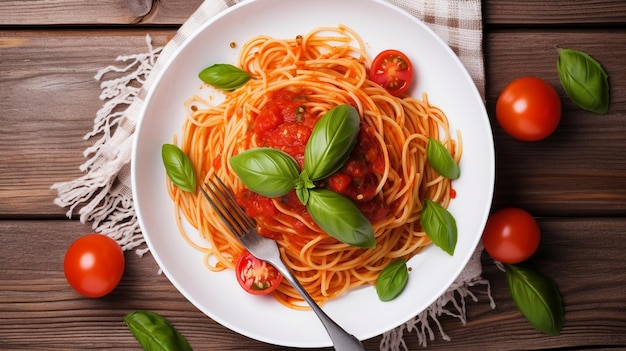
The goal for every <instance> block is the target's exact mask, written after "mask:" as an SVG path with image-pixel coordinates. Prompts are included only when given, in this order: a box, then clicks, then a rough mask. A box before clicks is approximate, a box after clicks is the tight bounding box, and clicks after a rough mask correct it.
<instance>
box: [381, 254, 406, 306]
mask: <svg viewBox="0 0 626 351" xmlns="http://www.w3.org/2000/svg"><path fill="white" fill-rule="evenodd" d="M408 281H409V270H408V269H407V267H406V261H405V260H403V259H398V260H395V261H393V262H391V263H390V264H388V265H387V267H385V268H383V270H382V271H381V272H380V274H378V279H376V294H378V298H379V299H380V300H381V301H391V300H393V299H395V298H396V297H397V296H398V295H400V293H401V292H402V290H404V288H405V287H406V284H407V282H408Z"/></svg>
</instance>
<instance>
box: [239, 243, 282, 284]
mask: <svg viewBox="0 0 626 351" xmlns="http://www.w3.org/2000/svg"><path fill="white" fill-rule="evenodd" d="M235 268H236V274H237V282H238V283H239V285H241V287H242V288H243V289H244V290H245V291H246V292H248V293H250V294H253V295H266V294H269V293H271V292H272V291H274V290H276V288H278V286H279V285H280V282H281V281H282V280H283V276H282V274H280V272H278V271H277V270H276V268H274V266H272V265H270V264H269V263H267V262H265V261H263V260H259V259H258V258H256V257H254V256H253V255H252V254H251V253H249V252H248V251H246V252H244V253H242V254H241V255H239V258H238V259H237V265H236V267H235Z"/></svg>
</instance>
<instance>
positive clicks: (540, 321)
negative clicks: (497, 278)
mask: <svg viewBox="0 0 626 351" xmlns="http://www.w3.org/2000/svg"><path fill="white" fill-rule="evenodd" d="M505 268H506V282H507V285H508V288H509V292H510V294H511V297H512V298H513V301H514V302H515V304H516V305H517V307H518V308H519V310H520V311H521V312H522V314H523V315H524V317H526V319H528V321H529V322H530V324H532V325H533V326H534V327H535V328H536V329H537V330H539V331H541V332H543V333H546V334H548V335H559V334H560V333H561V328H562V327H563V319H564V317H563V303H562V300H561V295H560V294H559V291H558V288H557V286H556V284H555V283H554V281H553V280H552V279H550V278H549V277H547V276H546V275H544V274H543V273H541V272H539V271H537V270H534V269H532V268H530V267H528V266H525V265H520V264H507V265H505Z"/></svg>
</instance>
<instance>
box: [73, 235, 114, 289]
mask: <svg viewBox="0 0 626 351" xmlns="http://www.w3.org/2000/svg"><path fill="white" fill-rule="evenodd" d="M63 271H64V272H65V278H66V279H67V281H68V283H70V285H71V286H72V288H74V290H76V291H77V292H79V293H80V294H82V295H84V296H87V297H102V296H104V295H106V294H108V293H110V292H111V291H113V289H115V287H117V284H118V283H119V282H120V279H122V275H123V274H124V253H123V252H122V248H121V247H120V245H119V244H118V243H117V242H116V241H115V240H113V239H111V238H110V237H108V236H106V235H102V234H88V235H85V236H82V237H80V238H78V239H76V241H74V242H73V243H72V244H71V245H70V247H69V248H68V249H67V252H66V253H65V259H64V260H63Z"/></svg>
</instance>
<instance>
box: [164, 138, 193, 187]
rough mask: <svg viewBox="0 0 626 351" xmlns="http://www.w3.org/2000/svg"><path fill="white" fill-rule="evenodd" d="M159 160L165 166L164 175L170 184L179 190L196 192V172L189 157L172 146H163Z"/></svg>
mask: <svg viewBox="0 0 626 351" xmlns="http://www.w3.org/2000/svg"><path fill="white" fill-rule="evenodd" d="M161 158H162V159H163V165H164V166H165V173H167V176H168V177H169V178H170V180H171V181H172V183H174V185H176V186H177V187H178V188H180V189H181V190H184V191H187V192H190V193H194V192H196V172H195V170H194V169H193V164H192V163H191V160H190V159H189V157H188V156H187V155H186V154H185V153H184V152H183V150H181V149H180V148H178V146H176V145H173V144H163V146H162V147H161Z"/></svg>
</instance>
